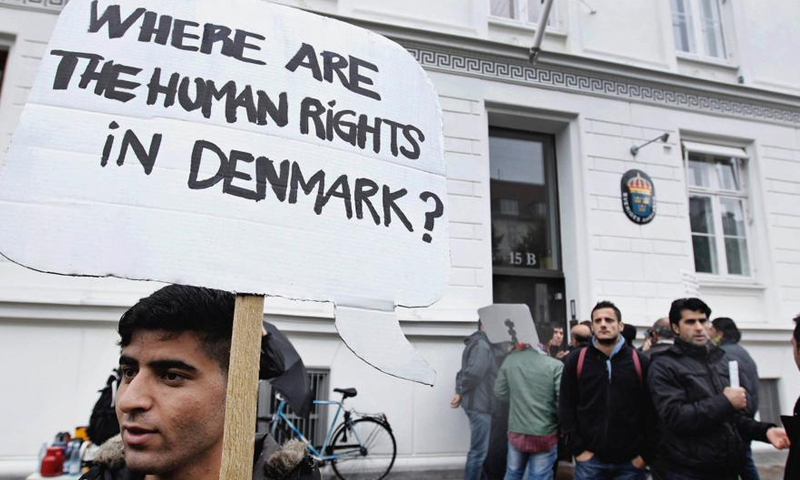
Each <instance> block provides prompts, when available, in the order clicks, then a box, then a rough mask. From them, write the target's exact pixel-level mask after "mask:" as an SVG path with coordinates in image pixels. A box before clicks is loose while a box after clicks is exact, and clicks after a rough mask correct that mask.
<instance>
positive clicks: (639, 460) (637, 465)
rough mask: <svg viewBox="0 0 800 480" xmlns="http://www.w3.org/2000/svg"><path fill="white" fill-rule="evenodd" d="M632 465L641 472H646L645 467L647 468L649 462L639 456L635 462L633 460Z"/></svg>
mask: <svg viewBox="0 0 800 480" xmlns="http://www.w3.org/2000/svg"><path fill="white" fill-rule="evenodd" d="M631 465H633V466H634V467H635V468H638V469H639V470H644V467H646V466H647V462H645V461H644V459H643V458H642V457H641V456H638V457H636V458H634V459H633V460H631Z"/></svg>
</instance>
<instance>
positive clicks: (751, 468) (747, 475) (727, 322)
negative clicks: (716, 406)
mask: <svg viewBox="0 0 800 480" xmlns="http://www.w3.org/2000/svg"><path fill="white" fill-rule="evenodd" d="M709 334H710V335H711V339H712V340H713V341H714V343H716V344H717V345H719V346H720V347H721V348H722V349H723V350H725V354H726V355H727V356H728V357H729V358H728V360H736V362H737V363H738V364H739V378H740V383H741V385H742V387H744V389H745V390H746V391H747V395H748V398H747V408H746V409H745V410H744V412H745V414H746V415H747V416H748V417H750V418H755V416H756V412H757V411H758V367H757V366H756V362H755V361H754V360H753V357H751V356H750V354H749V353H747V350H745V349H744V347H742V346H741V345H739V340H741V339H742V334H741V332H739V327H737V326H736V322H734V321H733V320H732V319H730V318H728V317H717V318H715V319H714V321H712V322H711V328H710V329H709ZM740 477H741V479H742V480H760V479H761V477H760V476H759V474H758V469H757V468H756V464H755V462H753V450H752V449H751V448H750V447H748V448H747V460H745V464H744V468H743V469H742V472H741V474H740Z"/></svg>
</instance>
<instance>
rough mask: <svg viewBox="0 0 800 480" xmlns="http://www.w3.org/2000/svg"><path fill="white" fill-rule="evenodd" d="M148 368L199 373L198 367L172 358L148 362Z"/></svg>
mask: <svg viewBox="0 0 800 480" xmlns="http://www.w3.org/2000/svg"><path fill="white" fill-rule="evenodd" d="M147 366H148V367H150V368H153V369H155V370H169V369H170V368H177V369H179V370H185V371H187V372H196V371H197V367H194V366H192V365H189V364H188V363H186V362H184V361H182V360H175V359H170V358H165V359H163V360H153V361H150V362H147Z"/></svg>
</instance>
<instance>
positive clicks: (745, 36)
mask: <svg viewBox="0 0 800 480" xmlns="http://www.w3.org/2000/svg"><path fill="white" fill-rule="evenodd" d="M64 3H66V0H39V1H33V0H0V81H2V84H1V86H0V88H1V90H0V152H5V150H6V148H7V146H8V142H9V140H10V137H11V134H12V132H13V130H14V126H15V125H16V123H17V121H18V118H19V115H20V112H21V110H22V106H23V105H24V103H25V100H26V96H27V93H28V92H29V90H30V86H31V84H32V82H33V78H34V76H35V73H36V68H37V65H38V62H39V60H40V59H41V58H42V56H43V55H44V54H45V52H46V47H47V41H48V38H49V35H50V32H51V31H52V29H53V27H54V24H55V21H56V19H57V15H58V13H59V11H60V9H61V8H63V6H64ZM279 3H284V4H287V5H290V6H294V7H299V8H303V9H307V10H309V11H311V12H315V13H320V14H323V15H328V16H333V17H335V18H338V19H341V20H343V21H346V22H350V23H353V24H356V25H359V26H362V27H365V28H368V29H371V30H374V31H376V32H378V33H381V34H383V35H385V36H387V37H389V38H391V39H393V40H395V41H397V42H398V43H400V44H401V45H403V46H404V47H405V48H406V49H407V50H408V51H409V52H410V53H411V54H412V55H413V56H414V57H415V58H416V59H417V60H418V61H419V63H420V64H421V65H422V66H423V68H424V69H425V70H426V71H427V73H428V75H429V76H430V78H431V80H432V81H433V83H434V85H435V87H436V89H437V92H438V94H439V97H440V102H441V105H442V109H443V114H444V138H445V150H446V161H447V172H448V196H449V199H448V200H449V216H450V232H451V263H452V265H451V275H450V286H449V288H448V291H447V294H446V296H445V298H443V299H442V300H441V301H440V302H438V303H436V304H435V305H433V306H431V307H429V308H426V309H413V310H412V309H409V310H404V311H401V312H400V319H401V325H402V327H403V330H404V331H405V333H406V334H407V336H408V337H409V339H410V340H411V341H412V343H413V344H414V345H415V347H416V348H417V349H418V351H419V352H420V353H421V354H422V355H423V356H425V357H426V358H427V359H428V361H429V362H430V363H431V364H432V365H433V367H434V368H435V369H436V371H437V381H436V385H435V387H433V388H429V387H425V386H422V385H416V384H412V383H409V382H404V381H401V380H398V379H395V378H392V377H388V376H385V375H382V374H380V373H379V372H377V371H375V370H373V369H371V368H370V367H369V366H367V365H366V364H364V363H362V362H361V361H360V360H359V359H357V358H356V357H355V356H354V355H353V354H352V353H351V352H350V351H349V350H348V349H347V348H346V347H345V346H344V345H343V344H342V342H341V341H340V340H339V338H338V336H337V335H336V332H335V329H334V326H333V308H332V306H330V305H325V304H320V303H299V302H291V301H288V300H284V299H279V298H268V299H267V302H266V314H267V318H268V319H270V320H272V321H274V322H275V323H276V324H277V325H278V326H279V327H280V328H281V329H282V330H284V331H286V332H287V333H288V334H289V335H290V337H291V338H292V340H293V341H294V342H295V343H296V345H297V347H298V349H299V350H300V353H301V354H302V356H303V358H304V360H305V362H306V364H307V365H308V366H309V367H311V368H314V369H315V371H318V372H320V374H321V375H324V376H325V378H326V383H325V385H326V390H327V391H325V392H321V393H322V394H327V395H330V396H333V394H332V388H334V387H356V388H357V389H358V391H359V395H358V397H356V398H354V399H351V400H348V403H350V404H351V405H353V406H356V407H357V408H358V409H359V410H364V411H385V412H386V413H387V414H388V418H389V420H390V421H391V423H392V425H393V427H394V432H395V436H396V437H397V440H398V453H399V459H398V464H397V465H398V466H397V468H403V469H426V470H430V469H447V468H458V467H460V466H463V460H464V455H465V453H466V450H467V447H468V435H467V433H468V427H467V422H466V417H465V416H464V415H463V414H461V413H460V412H457V411H453V410H450V408H449V406H448V401H449V398H450V396H451V395H452V392H453V388H454V378H455V373H456V371H457V370H458V368H459V360H460V354H461V350H462V347H463V344H462V339H463V337H464V336H465V335H467V334H469V333H470V332H471V331H472V330H474V328H475V322H476V321H477V309H478V308H480V307H483V306H486V305H489V304H491V303H495V302H496V303H502V302H514V303H526V304H528V305H529V306H530V307H531V311H532V313H533V317H534V319H535V323H536V326H537V329H538V330H539V333H540V336H542V337H545V338H546V336H547V335H548V334H549V332H550V331H551V330H552V327H554V326H559V325H565V324H566V322H567V321H568V320H569V319H570V318H574V319H577V320H582V319H585V318H587V317H588V314H589V311H590V309H591V308H592V306H593V305H594V303H595V302H596V301H597V300H599V299H608V300H612V301H614V302H615V303H616V304H617V305H618V306H619V307H620V308H621V310H622V312H623V319H624V321H625V322H626V323H631V324H633V325H636V326H637V327H640V331H641V330H642V329H644V328H645V327H648V326H650V325H651V324H652V323H653V322H654V321H655V320H656V319H657V318H659V317H662V316H665V315H666V314H667V311H668V308H669V305H670V302H671V301H672V300H673V299H675V298H678V297H683V296H686V294H687V293H686V292H687V291H688V290H691V289H699V294H700V295H701V297H702V298H704V299H705V300H706V301H707V303H708V304H709V305H710V306H711V308H712V309H713V310H714V312H713V316H729V317H731V318H733V319H734V320H736V322H737V323H738V324H739V326H740V328H741V329H742V331H743V344H744V345H745V346H746V347H747V348H748V349H749V350H750V352H751V354H752V355H753V357H754V358H755V359H756V361H757V363H758V366H759V373H760V376H761V378H762V381H761V387H762V393H761V397H762V404H761V415H762V417H763V418H765V419H770V420H774V419H775V418H776V415H778V414H780V413H786V412H788V411H790V409H791V406H792V405H793V403H794V401H795V399H796V398H797V395H798V394H799V393H800V387H799V386H798V385H799V383H798V380H800V376H799V375H798V372H797V371H796V368H795V367H794V362H793V360H792V353H791V350H790V347H789V339H790V330H791V328H792V325H793V324H792V322H791V319H792V317H794V316H795V315H796V314H798V313H800V241H798V238H800V209H798V206H800V81H798V79H799V78H800V64H798V63H797V62H792V61H788V60H789V59H791V58H792V54H793V53H794V48H793V46H794V45H797V44H798V43H800V28H798V27H799V26H800V4H798V3H797V2H793V1H791V0H776V1H774V2H771V4H770V8H768V9H767V8H763V5H762V3H760V2H757V1H756V0H671V1H670V2H666V1H664V2H642V1H639V0H617V1H613V2H611V1H607V0H556V1H555V4H554V7H553V11H552V12H551V16H550V19H549V25H548V28H547V33H546V35H545V38H544V43H543V53H542V54H541V55H540V57H539V59H538V62H537V63H536V64H535V65H532V64H531V63H530V61H529V59H528V51H529V47H530V46H531V44H532V42H533V37H534V34H535V29H536V23H537V21H538V15H539V9H540V7H539V2H538V1H536V0H529V1H524V0H505V1H500V0H459V1H455V0H442V1H438V2H430V1H422V0H406V1H404V2H379V1H363V0H362V1H358V2H356V1H354V0H292V1H288V0H287V1H282V2H279ZM42 134H43V135H46V134H47V132H46V131H43V132H42ZM665 134H667V136H666V138H665V137H664V136H665ZM650 140H655V141H654V142H653V143H650V144H648V145H646V146H642V145H643V144H645V143H646V142H648V141H650ZM638 146H642V147H641V149H640V150H639V151H638V152H637V153H636V154H635V155H634V154H633V153H632V151H631V148H632V147H638ZM0 162H2V154H0ZM630 170H639V171H640V172H642V173H643V174H645V176H644V177H642V176H641V175H640V176H638V178H639V179H641V178H644V179H645V180H636V183H634V184H630V183H627V180H626V182H625V183H624V184H621V181H622V178H623V175H624V174H625V173H626V172H629V171H630ZM626 178H629V177H626ZM622 188H628V189H631V188H633V189H635V190H636V192H634V193H640V194H641V195H642V196H641V197H638V198H639V199H640V200H643V199H645V200H646V202H654V203H650V204H649V205H650V206H653V207H654V210H655V216H654V217H653V218H652V220H651V221H649V222H648V223H643V222H642V221H641V217H640V220H639V221H632V220H631V218H629V217H628V216H627V215H626V213H625V212H624V210H623V205H622V202H621V189H622ZM630 198H631V199H632V198H633V196H631V197H630ZM646 202H645V203H646ZM0 208H2V206H0ZM634 220H635V218H634ZM0 228H2V226H0ZM156 288H158V285H156V284H152V283H143V282H129V281H123V280H114V279H104V280H98V279H78V278H63V277H57V276H49V275H43V274H39V273H35V272H31V271H28V270H25V269H23V268H21V267H19V266H17V265H14V264H12V263H10V262H8V261H0V389H2V392H3V394H2V395H0V412H3V413H2V414H0V424H2V425H3V427H4V428H3V432H4V434H3V435H0V478H3V477H4V476H6V477H8V478H15V477H13V476H12V475H15V474H19V473H20V472H25V471H32V470H33V468H34V464H35V459H36V455H37V452H38V450H39V447H40V445H41V444H42V443H43V442H45V441H50V440H51V439H52V436H53V435H54V434H55V433H56V432H58V431H61V430H69V429H72V428H74V427H75V426H76V425H81V424H85V423H86V422H87V421H88V417H89V412H90V411H91V408H92V405H93V404H94V401H95V400H96V398H97V393H96V392H97V389H99V388H100V387H101V386H102V385H103V383H104V382H105V379H106V376H107V374H108V372H109V371H110V369H111V368H112V367H113V366H114V365H115V364H116V361H117V355H118V350H117V347H116V346H115V343H114V342H115V340H116V334H115V331H114V327H115V324H116V321H117V320H118V318H119V315H120V314H121V313H122V312H123V311H124V310H125V308H126V307H128V306H130V305H131V304H133V303H134V302H135V301H136V300H137V299H138V298H139V297H141V296H144V295H147V294H148V293H149V292H151V291H153V290H154V289H156ZM687 289H688V290H687Z"/></svg>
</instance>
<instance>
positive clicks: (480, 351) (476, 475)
mask: <svg viewBox="0 0 800 480" xmlns="http://www.w3.org/2000/svg"><path fill="white" fill-rule="evenodd" d="M464 344H465V345H466V346H465V347H464V353H463V354H462V355H461V370H459V371H458V375H456V393H455V395H453V399H452V400H450V407H452V408H458V407H459V406H461V407H463V408H464V412H465V413H466V414H467V418H469V430H470V442H469V453H468V454H467V464H466V466H465V468H464V480H480V479H481V476H482V472H483V461H484V460H485V459H486V452H487V451H488V449H489V432H490V429H491V426H492V408H493V403H494V400H493V397H494V394H493V392H492V389H493V388H494V381H495V378H496V376H497V363H496V361H495V357H494V353H493V352H492V345H491V344H490V343H489V339H488V338H487V337H486V334H485V333H484V332H483V326H482V325H481V323H480V321H478V331H476V332H475V333H473V334H472V335H470V336H469V337H467V338H466V339H465V340H464Z"/></svg>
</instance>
